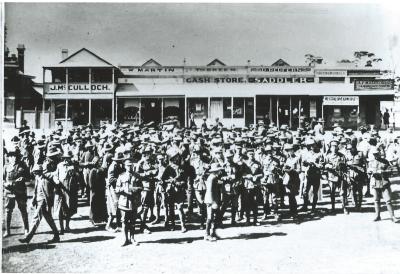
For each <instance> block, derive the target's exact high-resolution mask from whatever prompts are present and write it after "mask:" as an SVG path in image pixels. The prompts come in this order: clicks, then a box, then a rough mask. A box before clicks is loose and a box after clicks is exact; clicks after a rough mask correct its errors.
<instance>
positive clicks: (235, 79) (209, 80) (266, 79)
mask: <svg viewBox="0 0 400 274" xmlns="http://www.w3.org/2000/svg"><path fill="white" fill-rule="evenodd" d="M185 82H186V83H190V84H192V83H200V84H204V83H215V84H224V83H229V84H231V83H256V84H271V83H274V84H275V83H276V84H280V83H312V82H314V78H310V77H188V78H186V79H185Z"/></svg>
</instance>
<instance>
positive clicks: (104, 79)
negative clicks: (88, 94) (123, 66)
mask: <svg viewBox="0 0 400 274" xmlns="http://www.w3.org/2000/svg"><path fill="white" fill-rule="evenodd" d="M111 82H112V69H109V68H106V69H105V68H100V69H99V68H97V69H92V83H111Z"/></svg>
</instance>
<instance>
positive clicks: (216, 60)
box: [207, 58, 226, 67]
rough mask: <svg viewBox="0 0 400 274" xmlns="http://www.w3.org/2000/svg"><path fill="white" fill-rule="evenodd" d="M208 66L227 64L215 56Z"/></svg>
mask: <svg viewBox="0 0 400 274" xmlns="http://www.w3.org/2000/svg"><path fill="white" fill-rule="evenodd" d="M208 66H226V65H225V64H224V63H223V62H221V61H220V60H218V59H217V58H215V59H214V60H212V61H211V63H209V64H208V65H207V67H208Z"/></svg>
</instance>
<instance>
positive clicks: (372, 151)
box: [369, 147, 379, 154]
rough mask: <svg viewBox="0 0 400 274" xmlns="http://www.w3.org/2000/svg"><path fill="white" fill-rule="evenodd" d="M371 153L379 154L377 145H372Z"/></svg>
mask: <svg viewBox="0 0 400 274" xmlns="http://www.w3.org/2000/svg"><path fill="white" fill-rule="evenodd" d="M369 153H371V154H379V149H377V148H376V147H372V148H371V149H370V150H369Z"/></svg>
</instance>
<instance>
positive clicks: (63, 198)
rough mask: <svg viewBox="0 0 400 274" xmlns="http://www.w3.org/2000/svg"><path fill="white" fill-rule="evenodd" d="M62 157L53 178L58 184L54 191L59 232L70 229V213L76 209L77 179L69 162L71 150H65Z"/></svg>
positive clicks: (72, 213) (62, 232) (73, 212)
mask: <svg viewBox="0 0 400 274" xmlns="http://www.w3.org/2000/svg"><path fill="white" fill-rule="evenodd" d="M62 158H63V159H64V161H62V162H60V163H59V164H58V165H57V169H56V171H55V173H54V177H53V179H54V180H56V181H57V182H58V184H59V188H57V189H56V191H55V194H56V196H55V203H54V204H55V209H54V212H55V215H56V216H57V217H58V220H59V222H60V234H61V235H62V234H64V220H65V231H66V232H68V231H69V230H70V227H69V222H70V220H71V217H72V215H74V214H75V213H76V212H77V209H78V188H79V186H78V181H77V176H76V171H75V168H74V165H73V164H72V163H71V158H72V152H71V151H65V152H64V154H63V156H62Z"/></svg>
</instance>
